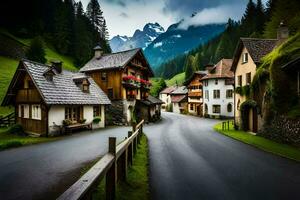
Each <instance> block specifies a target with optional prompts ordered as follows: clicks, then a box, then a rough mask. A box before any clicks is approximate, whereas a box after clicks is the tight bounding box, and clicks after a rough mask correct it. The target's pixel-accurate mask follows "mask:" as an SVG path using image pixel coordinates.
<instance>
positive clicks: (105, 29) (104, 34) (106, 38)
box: [101, 19, 109, 40]
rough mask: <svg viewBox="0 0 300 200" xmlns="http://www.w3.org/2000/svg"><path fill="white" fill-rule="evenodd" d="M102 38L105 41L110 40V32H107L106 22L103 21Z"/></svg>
mask: <svg viewBox="0 0 300 200" xmlns="http://www.w3.org/2000/svg"><path fill="white" fill-rule="evenodd" d="M101 33H102V38H103V39H105V40H108V38H109V33H108V30H107V26H106V20H105V19H103V24H102V31H101Z"/></svg>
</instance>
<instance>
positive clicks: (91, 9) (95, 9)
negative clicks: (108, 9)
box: [86, 0, 104, 33]
mask: <svg viewBox="0 0 300 200" xmlns="http://www.w3.org/2000/svg"><path fill="white" fill-rule="evenodd" d="M86 10H87V16H88V18H89V19H90V21H91V23H92V24H93V25H94V27H95V29H96V30H97V31H98V32H99V33H100V32H101V31H102V25H103V22H104V18H103V12H102V11H101V8H100V5H99V3H98V0H91V1H90V2H89V4H88V6H87V9H86Z"/></svg>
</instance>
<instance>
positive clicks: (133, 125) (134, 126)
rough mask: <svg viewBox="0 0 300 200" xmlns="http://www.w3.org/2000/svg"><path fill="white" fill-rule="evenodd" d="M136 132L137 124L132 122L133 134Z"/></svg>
mask: <svg viewBox="0 0 300 200" xmlns="http://www.w3.org/2000/svg"><path fill="white" fill-rule="evenodd" d="M135 131H136V122H132V132H133V133H134V132H135Z"/></svg>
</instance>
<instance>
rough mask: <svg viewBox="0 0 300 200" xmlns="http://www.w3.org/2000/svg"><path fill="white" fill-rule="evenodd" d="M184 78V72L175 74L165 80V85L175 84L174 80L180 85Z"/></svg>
mask: <svg viewBox="0 0 300 200" xmlns="http://www.w3.org/2000/svg"><path fill="white" fill-rule="evenodd" d="M184 80H185V73H184V72H183V73H181V74H177V75H175V76H174V77H173V78H171V79H169V80H166V84H167V86H172V85H175V84H176V82H177V84H178V85H182V84H183V83H184Z"/></svg>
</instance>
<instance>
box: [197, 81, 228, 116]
mask: <svg viewBox="0 0 300 200" xmlns="http://www.w3.org/2000/svg"><path fill="white" fill-rule="evenodd" d="M230 89H231V90H233V86H232V85H225V79H218V84H217V85H216V84H215V79H209V80H208V86H205V84H204V83H203V95H204V98H203V102H204V103H203V114H205V104H207V106H208V113H207V114H209V115H214V116H220V115H221V116H226V117H233V116H234V94H233V96H232V98H226V90H230ZM207 90H208V91H209V99H207V97H206V96H205V95H206V92H205V91H207ZM214 90H220V98H219V99H214V98H213V97H214V92H213V91H214ZM229 103H230V104H232V111H231V112H228V111H227V105H228V104H229ZM213 105H221V113H220V114H216V113H213Z"/></svg>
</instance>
